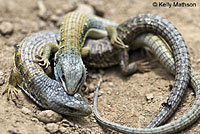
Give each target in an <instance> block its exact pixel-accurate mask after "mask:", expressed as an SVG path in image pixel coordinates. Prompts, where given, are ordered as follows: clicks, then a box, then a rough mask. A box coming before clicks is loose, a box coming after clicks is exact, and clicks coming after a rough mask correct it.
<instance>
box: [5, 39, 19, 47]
mask: <svg viewBox="0 0 200 134" xmlns="http://www.w3.org/2000/svg"><path fill="white" fill-rule="evenodd" d="M6 45H7V46H10V47H11V46H12V47H15V46H16V45H17V41H16V40H11V41H9V42H8V43H6Z"/></svg>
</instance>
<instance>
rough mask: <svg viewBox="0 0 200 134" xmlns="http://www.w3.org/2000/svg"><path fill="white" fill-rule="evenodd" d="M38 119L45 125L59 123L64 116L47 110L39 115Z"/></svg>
mask: <svg viewBox="0 0 200 134" xmlns="http://www.w3.org/2000/svg"><path fill="white" fill-rule="evenodd" d="M37 118H38V119H39V120H40V121H42V122H45V123H52V122H58V121H61V120H62V116H61V115H60V114H58V113H56V112H54V111H52V110H45V111H42V112H40V113H39V114H38V115H37Z"/></svg>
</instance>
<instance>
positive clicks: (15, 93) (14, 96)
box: [2, 84, 19, 101]
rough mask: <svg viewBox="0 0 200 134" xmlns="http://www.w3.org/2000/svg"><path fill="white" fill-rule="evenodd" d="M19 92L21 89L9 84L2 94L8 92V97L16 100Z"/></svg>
mask: <svg viewBox="0 0 200 134" xmlns="http://www.w3.org/2000/svg"><path fill="white" fill-rule="evenodd" d="M18 92H19V90H18V89H17V88H15V87H14V86H13V85H10V84H8V88H7V89H6V90H5V91H4V92H3V94H2V95H4V94H6V93H7V99H8V100H10V99H11V100H13V101H14V100H15V99H18Z"/></svg>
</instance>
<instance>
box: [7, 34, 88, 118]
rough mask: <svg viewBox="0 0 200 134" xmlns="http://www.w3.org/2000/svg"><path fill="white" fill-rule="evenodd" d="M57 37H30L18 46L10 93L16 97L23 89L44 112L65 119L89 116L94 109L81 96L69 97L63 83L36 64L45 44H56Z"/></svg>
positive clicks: (53, 35)
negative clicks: (19, 90) (50, 112)
mask: <svg viewBox="0 0 200 134" xmlns="http://www.w3.org/2000/svg"><path fill="white" fill-rule="evenodd" d="M57 36H58V32H55V31H49V32H47V31H46V32H45V31H44V32H39V33H35V34H31V35H30V36H27V37H26V38H24V39H23V40H22V42H21V43H20V44H19V45H17V47H16V51H15V60H14V69H13V71H12V72H11V75H10V79H9V88H8V90H7V91H8V92H9V93H11V94H9V95H11V96H13V95H16V93H17V89H16V86H20V88H22V90H23V91H24V92H25V93H26V94H27V95H28V96H29V97H30V98H31V99H32V100H33V101H34V102H36V103H37V104H38V105H40V106H41V107H42V108H45V109H51V110H54V111H55V112H58V113H61V114H64V115H71V116H86V115H89V114H90V113H91V108H90V107H89V105H88V104H87V103H86V102H85V101H84V100H83V98H82V97H81V95H80V94H78V93H77V94H74V95H68V94H67V93H66V92H65V89H64V88H63V86H62V85H61V83H59V82H58V81H56V80H53V79H51V78H50V77H48V76H47V75H46V73H45V72H44V71H43V68H41V67H40V65H38V64H37V63H36V62H35V60H36V55H39V56H41V55H42V52H43V47H44V46H45V44H47V43H49V42H50V44H51V43H56V39H57ZM50 58H51V57H50ZM44 70H45V69H44ZM14 93H15V94H14Z"/></svg>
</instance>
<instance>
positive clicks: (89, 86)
mask: <svg viewBox="0 0 200 134" xmlns="http://www.w3.org/2000/svg"><path fill="white" fill-rule="evenodd" d="M88 88H89V90H88V91H89V93H91V92H93V91H94V90H95V88H96V86H95V85H94V83H90V84H89V85H88Z"/></svg>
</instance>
